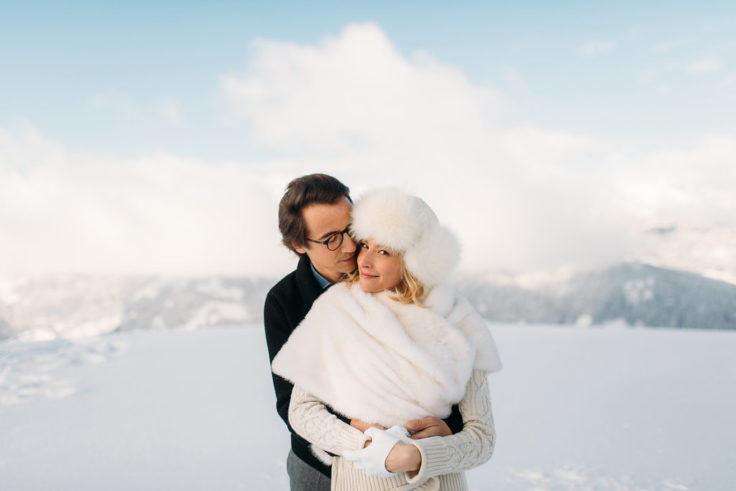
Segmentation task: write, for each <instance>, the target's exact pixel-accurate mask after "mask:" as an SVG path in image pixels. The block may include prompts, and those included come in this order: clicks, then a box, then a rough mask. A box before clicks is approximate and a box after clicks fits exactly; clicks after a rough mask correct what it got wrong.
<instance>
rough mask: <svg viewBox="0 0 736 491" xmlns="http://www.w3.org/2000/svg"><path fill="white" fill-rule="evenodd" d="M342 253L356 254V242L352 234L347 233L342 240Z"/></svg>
mask: <svg viewBox="0 0 736 491" xmlns="http://www.w3.org/2000/svg"><path fill="white" fill-rule="evenodd" d="M341 249H342V252H355V249H356V247H355V241H353V238H352V237H350V234H348V233H346V234H345V235H344V236H343V238H342V248H341Z"/></svg>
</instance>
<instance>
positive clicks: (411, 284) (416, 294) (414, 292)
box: [345, 252, 427, 307]
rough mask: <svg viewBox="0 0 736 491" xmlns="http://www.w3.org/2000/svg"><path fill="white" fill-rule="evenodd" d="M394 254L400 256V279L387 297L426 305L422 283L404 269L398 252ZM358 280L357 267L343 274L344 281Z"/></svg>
mask: <svg viewBox="0 0 736 491" xmlns="http://www.w3.org/2000/svg"><path fill="white" fill-rule="evenodd" d="M396 254H399V257H400V258H401V271H400V273H401V281H399V284H398V285H396V286H395V287H394V288H393V289H392V290H390V291H391V293H393V295H389V298H390V299H391V300H395V301H397V302H401V303H406V304H411V303H413V304H415V305H418V306H420V307H427V306H426V305H424V304H423V303H422V300H424V297H425V296H426V294H427V291H426V289H425V288H424V285H422V284H421V283H419V280H417V279H416V278H415V277H414V275H413V274H411V273H410V272H409V270H408V269H406V264H405V263H404V257H403V256H402V255H401V254H400V253H398V252H397V253H396ZM359 280H360V273H359V272H358V270H357V269H356V270H355V271H353V272H352V273H350V274H348V275H347V276H345V281H346V282H347V283H349V284H351V285H352V284H354V283H357V282H358V281H359Z"/></svg>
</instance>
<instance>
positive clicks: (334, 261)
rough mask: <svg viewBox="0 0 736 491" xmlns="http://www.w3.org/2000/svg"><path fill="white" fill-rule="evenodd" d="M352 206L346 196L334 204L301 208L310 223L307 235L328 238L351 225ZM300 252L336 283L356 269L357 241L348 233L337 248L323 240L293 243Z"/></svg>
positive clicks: (319, 204) (308, 236)
mask: <svg viewBox="0 0 736 491" xmlns="http://www.w3.org/2000/svg"><path fill="white" fill-rule="evenodd" d="M351 211H352V206H351V205H350V202H349V201H348V199H347V198H345V197H343V198H341V199H340V200H339V201H337V202H336V203H335V204H331V205H329V204H324V203H314V204H311V205H309V206H307V207H305V208H304V209H303V210H302V216H303V217H304V221H305V223H306V225H307V238H309V239H312V240H325V239H326V238H327V237H328V236H329V235H330V234H333V233H335V232H341V231H343V230H345V229H346V228H347V226H348V225H350V212H351ZM294 249H295V250H296V251H297V252H298V253H300V254H306V255H307V256H309V259H310V261H312V265H313V266H314V268H315V269H316V270H317V271H318V272H319V273H320V274H321V275H322V276H324V277H325V278H327V279H328V280H330V281H332V282H333V283H334V282H336V281H338V280H339V279H340V277H342V275H343V274H345V273H350V272H352V271H355V267H356V266H355V242H353V239H351V238H350V235H348V234H347V233H346V234H345V235H344V236H343V240H342V244H341V245H340V247H338V248H337V250H334V251H331V250H329V249H328V248H327V246H326V245H324V244H315V243H314V242H309V241H307V243H306V245H304V246H303V247H296V246H295V247H294Z"/></svg>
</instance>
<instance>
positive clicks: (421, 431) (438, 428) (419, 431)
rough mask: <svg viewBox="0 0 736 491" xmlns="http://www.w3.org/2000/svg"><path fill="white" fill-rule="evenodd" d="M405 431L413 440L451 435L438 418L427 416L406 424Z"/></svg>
mask: <svg viewBox="0 0 736 491" xmlns="http://www.w3.org/2000/svg"><path fill="white" fill-rule="evenodd" d="M406 429H407V430H409V433H410V434H411V438H412V439H413V440H419V439H422V438H429V437H430V436H449V435H452V431H451V430H450V427H449V426H447V423H445V422H444V421H443V420H441V419H440V418H435V417H433V416H427V417H426V418H422V419H413V420H411V421H409V422H407V423H406Z"/></svg>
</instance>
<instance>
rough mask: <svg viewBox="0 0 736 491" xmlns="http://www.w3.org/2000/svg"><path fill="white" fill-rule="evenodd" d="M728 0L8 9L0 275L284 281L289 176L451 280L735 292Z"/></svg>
mask: <svg viewBox="0 0 736 491" xmlns="http://www.w3.org/2000/svg"><path fill="white" fill-rule="evenodd" d="M735 14H736V5H734V4H733V3H732V2H703V3H702V4H698V5H693V4H692V2H596V3H595V4H591V3H590V2H559V3H555V4H551V3H549V2H513V3H511V2H456V3H453V4H452V5H450V4H448V3H440V2H371V3H370V4H362V5H348V4H345V3H344V2H316V3H303V2H279V3H275V2H271V3H268V4H266V3H263V4H258V5H249V3H248V2H227V1H222V2H207V3H205V2H137V1H132V2H125V3H124V4H119V5H117V4H112V3H107V2H74V1H72V2H66V3H64V4H60V3H58V2H23V3H20V2H13V3H9V2H0V230H1V231H2V232H0V277H7V276H17V275H25V274H41V273H60V272H81V273H116V274H174V275H189V274H196V275H199V274H257V275H277V274H281V273H283V272H286V271H288V270H289V269H290V268H291V267H293V265H294V258H293V257H291V256H290V255H289V254H288V253H287V252H286V251H285V250H284V249H282V248H280V246H279V237H278V230H277V227H276V207H277V203H278V199H279V198H280V195H281V193H282V192H283V189H284V186H285V185H286V183H287V182H288V181H289V180H290V179H291V178H293V177H296V176H299V175H303V174H306V173H311V172H318V171H322V172H328V173H331V174H333V175H335V176H337V177H338V178H340V179H342V180H343V181H345V182H346V184H348V185H349V186H350V187H351V189H352V190H353V194H354V196H355V197H359V196H360V193H362V192H363V191H365V190H366V189H368V188H370V187H373V186H382V185H396V186H399V187H401V188H403V189H405V190H407V191H408V192H411V193H414V194H417V195H419V196H421V197H422V198H424V199H425V200H426V201H427V202H428V203H429V204H430V205H431V206H432V207H433V208H434V209H435V211H437V214H438V216H439V217H440V219H441V221H443V222H445V223H447V224H448V225H449V226H450V227H452V228H453V229H454V230H455V231H456V232H457V234H458V235H459V237H460V239H461V242H462V243H463V251H464V253H463V263H462V265H461V266H462V268H463V269H466V270H472V271H499V270H502V271H511V272H524V271H542V270H543V271H554V270H565V269H569V268H587V267H599V266H601V265H605V264H610V263H615V262H618V261H623V260H634V259H643V260H652V261H654V262H656V261H659V262H661V263H663V264H665V265H669V266H673V267H679V268H682V269H694V270H697V271H700V272H706V273H709V274H711V275H712V276H714V277H718V276H719V275H720V276H721V277H724V278H725V277H727V276H729V275H733V277H734V278H736V257H734V254H733V253H732V252H730V251H731V250H732V249H731V248H730V246H731V245H733V246H734V248H736V232H735V231H736V218H734V217H736V204H735V203H734V199H733V198H732V197H731V196H732V194H734V191H736V167H735V166H734V163H736V117H735V116H734V115H736V63H735V62H736V34H735V33H736V15H735Z"/></svg>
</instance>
